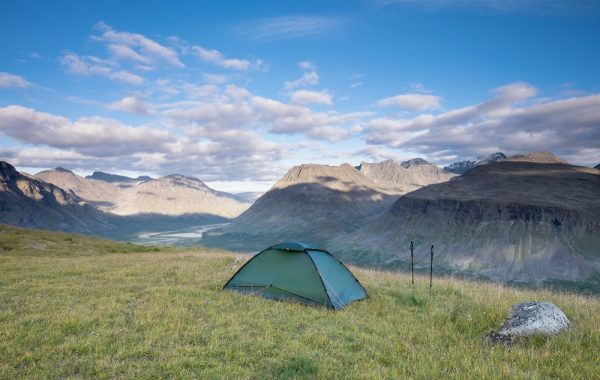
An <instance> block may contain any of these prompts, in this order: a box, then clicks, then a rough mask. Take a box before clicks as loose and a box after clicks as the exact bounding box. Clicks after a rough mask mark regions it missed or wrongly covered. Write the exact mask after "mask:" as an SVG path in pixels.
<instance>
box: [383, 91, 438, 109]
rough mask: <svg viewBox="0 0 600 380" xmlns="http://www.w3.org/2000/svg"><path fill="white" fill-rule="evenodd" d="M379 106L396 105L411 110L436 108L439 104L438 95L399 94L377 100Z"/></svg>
mask: <svg viewBox="0 0 600 380" xmlns="http://www.w3.org/2000/svg"><path fill="white" fill-rule="evenodd" d="M377 105H378V106H379V107H389V106H398V107H401V108H404V109H407V110H411V111H424V110H428V109H436V108H440V106H441V98H440V97H439V96H433V95H425V94H401V95H396V96H392V97H390V98H385V99H382V100H380V101H378V102H377Z"/></svg>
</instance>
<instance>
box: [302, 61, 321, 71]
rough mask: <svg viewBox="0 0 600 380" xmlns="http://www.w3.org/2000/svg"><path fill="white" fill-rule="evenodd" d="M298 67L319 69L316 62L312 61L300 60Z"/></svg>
mask: <svg viewBox="0 0 600 380" xmlns="http://www.w3.org/2000/svg"><path fill="white" fill-rule="evenodd" d="M298 68H300V70H313V71H314V70H316V69H317V67H316V66H315V64H314V63H312V62H310V61H301V62H298Z"/></svg>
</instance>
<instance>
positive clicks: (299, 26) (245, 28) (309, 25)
mask: <svg viewBox="0 0 600 380" xmlns="http://www.w3.org/2000/svg"><path fill="white" fill-rule="evenodd" d="M346 22H347V19H345V18H342V17H325V16H284V17H276V18H270V19H263V20H257V21H252V22H248V23H245V24H243V25H240V26H239V27H238V28H237V30H238V32H239V33H240V34H242V35H244V36H246V37H248V38H250V39H253V40H269V39H281V38H304V37H310V36H314V35H318V34H323V33H326V32H330V31H333V30H335V29H338V28H340V27H341V26H342V25H344V24H345V23H346Z"/></svg>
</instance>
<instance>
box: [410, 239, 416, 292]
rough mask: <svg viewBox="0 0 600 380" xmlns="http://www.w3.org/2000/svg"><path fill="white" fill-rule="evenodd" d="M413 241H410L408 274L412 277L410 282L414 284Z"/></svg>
mask: <svg viewBox="0 0 600 380" xmlns="http://www.w3.org/2000/svg"><path fill="white" fill-rule="evenodd" d="M413 248H414V245H413V241H412V240H411V241H410V274H411V277H412V284H413V285H414V284H415V256H414V254H413Z"/></svg>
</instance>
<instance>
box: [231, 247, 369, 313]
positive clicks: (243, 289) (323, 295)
mask: <svg viewBox="0 0 600 380" xmlns="http://www.w3.org/2000/svg"><path fill="white" fill-rule="evenodd" d="M223 289H231V290H235V291H237V292H240V293H252V294H258V295H260V296H262V297H265V298H269V299H278V300H279V299H284V300H292V301H297V302H301V303H304V304H309V305H316V306H325V307H327V308H330V309H334V310H339V309H342V308H344V307H345V306H346V305H347V304H349V303H351V302H353V301H356V300H359V299H363V298H365V297H367V292H366V290H365V289H364V288H363V287H362V285H361V284H360V282H358V280H357V279H356V277H354V275H353V274H352V272H350V270H349V269H348V268H346V266H344V264H342V263H341V262H340V261H338V260H337V259H336V258H335V257H333V256H332V255H331V254H330V253H329V252H327V251H325V250H323V249H318V248H315V247H313V246H310V245H308V244H303V243H299V242H285V243H281V244H277V245H274V246H272V247H270V248H267V249H265V250H264V251H262V252H259V253H257V254H256V255H255V256H254V257H253V258H251V259H250V260H248V262H246V264H244V265H243V266H242V267H241V268H240V269H239V270H238V271H237V272H236V273H235V274H234V275H233V277H231V279H230V280H229V281H228V282H227V283H226V284H225V286H224V287H223Z"/></svg>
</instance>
